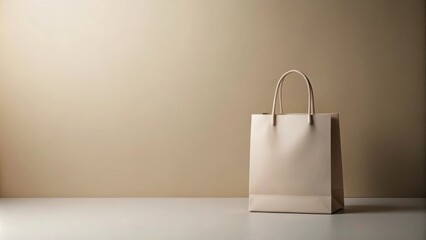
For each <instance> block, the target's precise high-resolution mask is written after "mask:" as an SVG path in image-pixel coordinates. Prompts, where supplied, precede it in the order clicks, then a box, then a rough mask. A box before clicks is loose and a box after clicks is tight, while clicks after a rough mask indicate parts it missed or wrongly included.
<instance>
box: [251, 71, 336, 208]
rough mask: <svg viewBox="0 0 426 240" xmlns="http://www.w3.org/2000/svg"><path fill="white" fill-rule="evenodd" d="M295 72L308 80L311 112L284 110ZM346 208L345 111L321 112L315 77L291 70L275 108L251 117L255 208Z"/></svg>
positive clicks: (277, 88)
mask: <svg viewBox="0 0 426 240" xmlns="http://www.w3.org/2000/svg"><path fill="white" fill-rule="evenodd" d="M291 73H297V74H299V75H301V76H302V77H303V79H304V80H305V82H306V86H307V89H308V112H307V114H283V113H282V97H281V95H282V94H281V91H282V85H283V81H284V79H285V78H286V76H288V75H289V74H291ZM277 97H278V99H279V103H280V109H281V114H276V112H275V110H276V102H277ZM343 207H344V195H343V174H342V157H341V147H340V129H339V115H338V114H337V113H315V106H314V93H313V89H312V85H311V83H310V81H309V79H308V78H307V77H306V75H305V74H303V73H302V72H300V71H297V70H291V71H288V72H286V73H284V74H283V75H282V76H281V78H280V79H279V81H278V83H277V85H276V88H275V95H274V100H273V105H272V113H271V114H253V115H252V118H251V135H250V179H249V211H254V212H292V213H328V214H331V213H333V212H335V211H337V210H339V209H342V208H343Z"/></svg>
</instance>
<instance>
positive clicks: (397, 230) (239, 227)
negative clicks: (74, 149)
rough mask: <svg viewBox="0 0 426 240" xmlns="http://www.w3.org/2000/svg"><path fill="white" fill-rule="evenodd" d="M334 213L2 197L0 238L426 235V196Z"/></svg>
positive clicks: (360, 202)
mask: <svg viewBox="0 0 426 240" xmlns="http://www.w3.org/2000/svg"><path fill="white" fill-rule="evenodd" d="M346 203H347V208H346V210H345V211H344V212H340V213H338V214H334V215H318V214H280V213H249V212H248V211H247V207H248V200H247V199H246V198H91V199H90V198H56V199H55V198H51V199H47V198H44V199H43V198H39V199H34V198H27V199H0V239H1V240H3V239H6V240H9V239H10V240H20V239H31V240H37V239H43V240H49V239H55V240H59V239H79V240H80V239H103V240H106V239H120V240H123V239H203V240H204V239H215V240H216V239H232V240H238V239H261V240H268V239H286V240H287V239H339V240H340V239H386V240H391V239H410V240H415V239H422V240H424V239H426V230H425V226H426V211H425V199H419V198H417V199H408V198H407V199H360V198H355V199H346Z"/></svg>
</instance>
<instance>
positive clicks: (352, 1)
mask: <svg viewBox="0 0 426 240" xmlns="http://www.w3.org/2000/svg"><path fill="white" fill-rule="evenodd" d="M289 69H299V70H301V71H303V72H305V73H306V74H307V75H308V76H309V77H310V79H311V81H312V84H313V87H314V91H315V94H316V108H317V111H318V112H340V114H341V115H340V117H341V118H340V124H341V134H342V151H343V167H344V182H345V192H346V196H348V197H425V196H426V187H425V176H426V164H425V120H426V117H425V116H426V108H425V100H426V94H425V89H426V87H425V3H424V1H420V0H418V1H416V0H412V1H405V0H404V1H403V0H400V1H388V0H381V1H379V0H363V1H359V0H347V1H340V0H323V1H316V0H310V1H307V0H302V1H300V0H286V1H278V0H277V1H272V0H271V1H270V0H267V1H265V0H258V1H248V0H215V1H202V0H193V1H191V0H179V1H177V0H176V1H172V0H169V1H168V0H161V1H160V0H155V1H154V0H152V1H147V0H144V1H127V0H126V1H119V0H116V1H115V0H104V1H94V0H72V1H71V0H70V1H65V0H61V1H57V0H43V1H41V0H40V1H37V0H0V196H2V197H67V196H73V197H74V196H75V197H77V196H86V197H91V196H122V197H130V196H195V197H198V196H217V197H221V196H247V193H248V166H249V134H250V132H249V130H250V117H251V116H250V115H251V114H252V113H261V112H270V109H271V105H272V98H273V93H274V88H275V84H276V82H277V80H278V78H279V76H280V75H281V74H282V73H283V72H285V71H287V70H289ZM304 84H305V83H304V82H303V81H300V79H297V76H291V77H290V79H288V81H287V82H286V85H285V91H284V94H285V99H284V100H285V110H286V111H287V112H305V111H306V101H307V93H306V89H305V85H304Z"/></svg>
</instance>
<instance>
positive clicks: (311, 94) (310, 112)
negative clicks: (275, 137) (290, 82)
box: [272, 70, 315, 126]
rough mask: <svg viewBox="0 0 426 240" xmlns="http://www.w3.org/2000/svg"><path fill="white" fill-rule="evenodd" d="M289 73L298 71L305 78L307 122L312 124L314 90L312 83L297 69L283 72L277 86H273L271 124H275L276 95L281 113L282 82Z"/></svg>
mask: <svg viewBox="0 0 426 240" xmlns="http://www.w3.org/2000/svg"><path fill="white" fill-rule="evenodd" d="M290 73H298V74H299V75H302V77H303V78H304V79H305V82H306V87H307V88H308V124H312V115H314V114H315V104H314V91H313V89H312V84H311V82H310V81H309V79H308V77H307V76H306V75H305V74H304V73H302V72H301V71H298V70H290V71H288V72H286V73H284V74H283V75H282V76H281V77H280V80H278V83H277V86H276V88H275V94H274V101H273V103H272V125H273V126H275V124H276V114H275V107H276V100H277V95H278V97H279V100H280V110H281V113H282V112H283V108H282V106H283V104H282V83H283V82H284V79H285V77H286V76H287V75H289V74H290Z"/></svg>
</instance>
